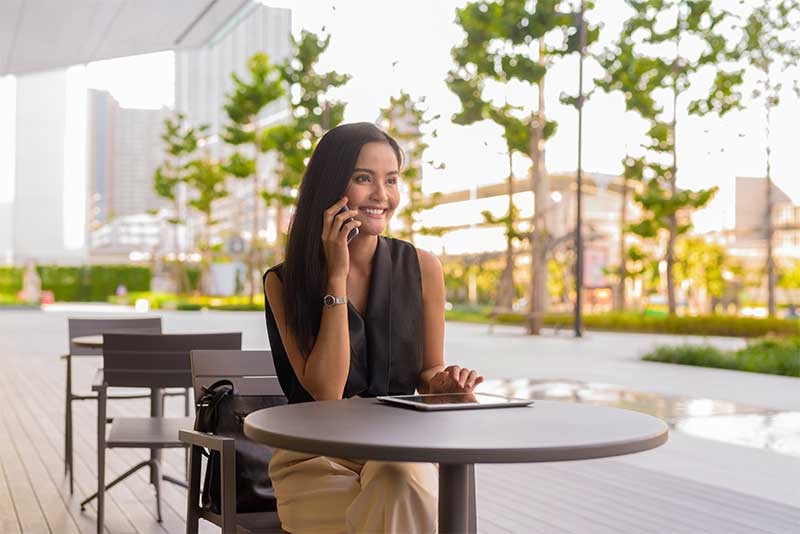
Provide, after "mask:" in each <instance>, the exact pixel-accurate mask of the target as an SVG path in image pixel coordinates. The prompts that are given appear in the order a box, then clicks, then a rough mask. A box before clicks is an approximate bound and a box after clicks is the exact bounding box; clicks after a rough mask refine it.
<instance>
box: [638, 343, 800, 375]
mask: <svg viewBox="0 0 800 534" xmlns="http://www.w3.org/2000/svg"><path fill="white" fill-rule="evenodd" d="M642 359H643V360H645V361H651V362H664V363H677V364H682V365H696V366H700V367H715V368H719V369H735V370H738V371H750V372H753V373H766V374H773V375H783V376H795V377H800V338H789V339H764V340H759V341H756V342H753V343H750V344H749V345H748V346H747V347H745V348H743V349H741V350H737V351H736V352H728V351H721V350H719V349H716V348H714V347H709V346H692V345H679V346H666V347H658V348H657V349H656V350H654V351H653V352H651V353H649V354H647V355H645V356H644V357H642Z"/></svg>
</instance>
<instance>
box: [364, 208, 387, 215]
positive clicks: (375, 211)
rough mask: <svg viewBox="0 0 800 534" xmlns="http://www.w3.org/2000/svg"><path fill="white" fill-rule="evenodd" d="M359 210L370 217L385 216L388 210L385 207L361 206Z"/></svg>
mask: <svg viewBox="0 0 800 534" xmlns="http://www.w3.org/2000/svg"><path fill="white" fill-rule="evenodd" d="M359 211H361V212H362V213H364V214H366V215H367V216H368V217H383V214H384V213H386V210H385V209H383V208H360V209H359Z"/></svg>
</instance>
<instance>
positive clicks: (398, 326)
mask: <svg viewBox="0 0 800 534" xmlns="http://www.w3.org/2000/svg"><path fill="white" fill-rule="evenodd" d="M270 272H274V273H275V274H276V275H277V276H278V278H280V279H281V280H283V264H282V263H280V264H278V265H276V266H275V267H273V268H271V269H269V270H268V271H267V272H266V273H264V280H265V281H266V277H267V274H269V273H270ZM265 285H266V284H265ZM322 297H323V295H320V296H319V303H320V306H321V305H322ZM264 301H265V306H264V309H265V312H266V319H267V333H268V335H269V343H270V347H271V349H272V358H273V360H274V361H275V370H276V372H277V374H278V380H279V381H280V384H281V388H283V392H284V394H285V395H286V397H287V398H288V399H289V403H290V404H291V403H296V402H307V401H313V400H314V398H313V397H312V396H311V395H310V394H309V393H308V392H307V391H306V390H305V388H303V386H302V384H300V381H299V380H298V379H297V376H296V375H295V373H294V369H292V365H291V363H290V362H289V358H288V356H287V355H286V350H285V349H284V347H283V342H282V341H281V336H280V333H279V332H278V327H277V324H276V323H275V317H274V315H273V314H272V310H271V309H270V307H269V301H268V300H267V299H266V295H265V299H264ZM364 313H365V316H364V317H362V316H361V314H359V313H358V311H357V310H356V308H355V307H354V306H353V305H352V304H351V303H349V302H348V303H347V322H348V327H349V330H350V372H349V374H348V375H347V382H346V383H345V386H344V395H343V397H344V398H348V397H352V396H354V395H359V396H361V397H375V396H377V395H404V394H405V395H411V394H413V393H414V390H415V389H416V387H417V385H418V382H419V374H420V372H421V371H422V347H423V322H422V275H421V273H420V268H419V259H418V258H417V251H416V249H415V248H414V246H413V245H412V244H411V243H408V242H405V241H400V240H397V239H392V238H387V237H381V236H379V237H378V246H377V247H376V249H375V256H374V257H373V259H372V275H371V277H370V287H369V296H368V301H367V307H366V311H365V312H364Z"/></svg>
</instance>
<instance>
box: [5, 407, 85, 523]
mask: <svg viewBox="0 0 800 534" xmlns="http://www.w3.org/2000/svg"><path fill="white" fill-rule="evenodd" d="M0 398H3V399H4V401H3V403H2V404H3V406H6V407H8V406H9V405H10V403H9V402H8V399H7V396H3V397H0ZM7 415H8V416H9V417H8V419H7V421H8V422H11V423H12V424H13V428H15V429H17V430H16V431H15V432H10V433H9V437H10V439H11V441H12V442H13V443H14V447H15V448H16V450H17V454H18V455H19V457H20V459H21V460H22V464H23V466H24V467H25V471H26V472H27V473H28V478H29V479H30V480H33V481H35V483H34V491H35V493H36V498H37V500H38V501H39V504H40V506H41V508H42V511H43V513H44V516H45V519H46V521H47V524H48V527H49V528H50V531H51V532H56V533H58V534H79V532H80V531H79V529H78V526H77V525H76V524H75V521H74V520H73V518H72V515H71V514H70V511H69V509H68V508H67V507H66V506H65V503H64V500H63V499H62V498H61V495H59V492H58V489H57V488H56V486H55V485H54V484H53V480H52V479H51V478H50V476H49V474H48V472H47V470H46V469H45V467H44V465H43V464H42V461H41V459H40V458H39V456H38V454H37V451H36V449H35V448H33V447H32V446H31V444H32V443H33V442H34V440H35V436H34V437H31V436H29V435H28V434H27V432H26V431H25V429H24V428H23V426H22V422H21V420H20V418H19V416H18V414H17V413H16V410H8V412H7Z"/></svg>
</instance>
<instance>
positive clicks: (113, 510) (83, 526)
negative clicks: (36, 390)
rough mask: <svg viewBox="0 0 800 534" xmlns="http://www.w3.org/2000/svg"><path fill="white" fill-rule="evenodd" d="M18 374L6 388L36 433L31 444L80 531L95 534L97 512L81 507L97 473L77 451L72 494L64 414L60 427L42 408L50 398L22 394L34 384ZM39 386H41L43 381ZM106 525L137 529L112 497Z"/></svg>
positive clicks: (119, 533)
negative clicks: (65, 451)
mask: <svg viewBox="0 0 800 534" xmlns="http://www.w3.org/2000/svg"><path fill="white" fill-rule="evenodd" d="M15 378H16V379H15V380H10V381H8V382H6V384H5V386H4V390H6V391H15V394H14V398H16V399H17V402H16V409H17V410H18V413H19V418H18V420H19V421H20V424H21V426H22V428H23V429H24V430H25V431H26V433H27V435H28V436H35V437H34V438H32V439H30V440H29V442H28V445H29V446H30V447H31V448H33V449H35V450H36V451H37V453H38V456H39V459H40V461H41V462H42V464H43V465H45V466H46V467H47V471H48V472H49V473H50V476H51V479H52V480H53V481H54V483H55V484H56V486H57V488H58V490H59V492H60V495H61V497H62V499H63V501H64V503H65V505H66V507H67V509H68V510H69V511H70V513H71V515H72V517H73V518H74V521H75V523H76V524H77V525H78V526H79V528H80V530H81V532H84V533H86V534H94V533H95V532H96V525H95V520H94V516H93V515H90V514H85V513H81V511H80V507H79V502H80V500H81V499H82V496H83V495H84V494H86V493H88V492H90V491H91V490H92V489H93V488H94V487H95V484H96V483H95V482H94V475H93V474H92V473H90V472H89V470H88V469H87V468H86V466H85V465H84V464H83V462H82V461H81V457H80V455H79V454H76V457H75V495H70V494H69V480H68V478H67V477H66V476H65V475H64V474H63V469H64V467H63V463H62V462H63V456H62V449H63V442H64V438H63V433H62V432H58V430H56V429H57V428H63V414H62V415H60V416H59V417H58V419H59V420H60V421H61V425H60V427H59V426H58V425H57V424H51V421H50V419H49V417H50V415H49V414H48V413H47V412H45V411H44V410H43V406H49V405H50V404H49V403H48V402H47V400H48V399H47V398H46V397H45V398H44V399H37V400H40V401H44V402H35V401H34V399H33V398H32V397H31V396H30V395H24V394H23V392H24V391H30V390H28V389H27V388H28V387H30V386H31V384H30V382H29V381H28V380H27V379H26V378H25V377H24V376H19V375H17V376H16V377H15ZM39 386H40V387H41V384H40V385H39ZM77 404H78V403H76V405H77ZM76 453H77V451H76ZM106 528H107V530H108V531H109V532H113V533H115V534H124V533H131V532H136V530H135V528H134V527H133V525H132V523H130V522H129V521H127V520H126V519H125V518H124V517H123V515H122V512H121V510H120V509H119V507H118V506H116V504H115V503H114V502H113V500H109V501H108V502H107V506H106Z"/></svg>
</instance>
